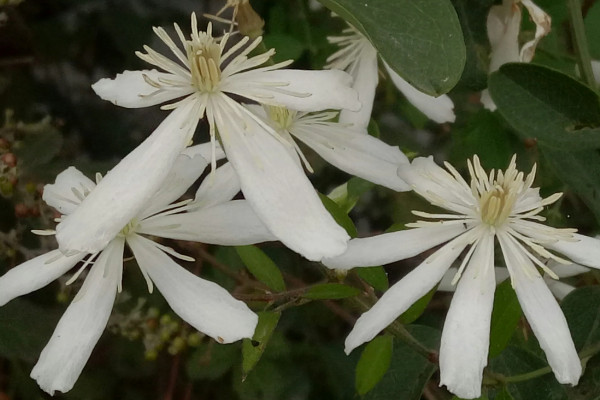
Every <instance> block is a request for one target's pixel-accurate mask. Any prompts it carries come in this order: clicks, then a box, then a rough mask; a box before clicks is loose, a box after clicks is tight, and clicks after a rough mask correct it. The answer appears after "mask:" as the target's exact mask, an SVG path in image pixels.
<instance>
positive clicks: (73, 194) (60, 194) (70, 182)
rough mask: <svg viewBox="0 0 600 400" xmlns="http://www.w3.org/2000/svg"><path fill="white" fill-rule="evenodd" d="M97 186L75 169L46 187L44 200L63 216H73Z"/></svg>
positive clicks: (69, 170) (71, 169) (63, 173)
mask: <svg viewBox="0 0 600 400" xmlns="http://www.w3.org/2000/svg"><path fill="white" fill-rule="evenodd" d="M95 186H96V184H95V183H94V182H93V181H92V180H91V179H89V178H88V177H86V176H85V175H83V174H82V173H81V171H79V170H78V169H77V168H75V167H69V168H67V169H66V170H64V171H63V172H61V173H60V174H58V175H57V176H56V181H55V182H54V183H53V184H49V185H45V186H44V194H43V195H42V199H44V201H45V202H46V204H48V205H49V206H51V207H54V208H55V209H57V210H58V212H60V213H61V214H63V215H68V214H71V213H72V212H73V211H75V209H76V208H77V207H78V206H79V204H80V203H81V201H82V200H83V199H84V198H85V197H86V196H87V195H88V194H89V193H90V192H91V191H92V190H93V189H94V187H95Z"/></svg>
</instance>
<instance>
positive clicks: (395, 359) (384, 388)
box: [363, 325, 440, 400]
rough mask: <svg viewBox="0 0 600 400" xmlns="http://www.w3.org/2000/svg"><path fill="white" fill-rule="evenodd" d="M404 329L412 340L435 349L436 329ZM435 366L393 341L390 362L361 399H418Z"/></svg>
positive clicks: (407, 347) (436, 344) (416, 326)
mask: <svg viewBox="0 0 600 400" xmlns="http://www.w3.org/2000/svg"><path fill="white" fill-rule="evenodd" d="M406 329H407V330H408V331H409V333H410V334H411V335H413V337H415V338H416V339H417V340H418V341H420V342H421V343H423V344H424V345H425V346H427V347H429V348H431V349H437V348H438V346H439V341H440V332H439V331H438V330H436V329H433V328H430V327H427V326H419V325H410V326H407V327H406ZM436 369H437V367H436V366H435V365H434V364H432V363H430V362H429V361H428V360H427V359H426V358H425V357H423V356H422V355H421V354H419V353H417V352H416V351H415V350H414V349H413V348H412V347H410V346H409V345H407V344H405V343H404V342H401V341H400V340H395V341H394V351H393V353H392V361H391V363H390V367H389V368H388V370H387V372H386V373H385V375H384V376H383V378H382V379H381V381H380V382H379V383H378V384H377V385H376V386H375V387H374V388H373V389H372V390H371V391H370V392H368V393H367V394H366V395H365V396H364V397H363V399H364V400H398V399H402V400H419V399H421V395H422V393H423V388H424V387H425V385H426V384H427V382H428V381H429V379H430V378H431V375H432V374H433V373H434V372H435V370H436Z"/></svg>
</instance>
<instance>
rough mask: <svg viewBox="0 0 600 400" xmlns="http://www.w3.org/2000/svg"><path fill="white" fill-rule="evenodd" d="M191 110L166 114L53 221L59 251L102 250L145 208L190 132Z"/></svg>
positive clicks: (190, 107)
mask: <svg viewBox="0 0 600 400" xmlns="http://www.w3.org/2000/svg"><path fill="white" fill-rule="evenodd" d="M194 109H195V104H193V103H187V104H186V105H184V106H181V107H179V108H177V109H176V110H174V111H173V112H171V114H170V115H169V116H168V117H167V118H166V119H165V120H164V121H163V122H162V123H161V124H160V125H159V126H158V128H156V130H155V131H154V132H153V133H152V135H150V137H148V139H146V140H145V141H144V142H143V143H142V144H140V145H139V146H138V147H137V148H136V149H135V150H133V151H132V152H131V153H129V155H127V157H125V158H124V159H123V160H121V162H120V163H119V164H117V165H116V166H115V167H114V168H113V169H112V170H111V171H110V172H109V173H108V174H107V175H106V176H105V177H104V179H102V181H100V183H99V184H98V186H96V188H95V189H94V190H93V191H92V192H91V193H90V194H89V195H88V196H87V197H86V198H85V200H84V201H83V202H82V203H81V205H80V206H79V207H78V208H77V209H76V210H75V211H74V212H73V213H72V214H70V215H68V216H66V217H65V218H64V219H63V220H62V222H61V223H59V224H58V225H57V227H56V239H57V241H58V243H59V247H60V250H61V251H72V250H76V251H85V252H88V253H96V252H98V251H100V250H102V249H103V248H104V246H106V245H107V244H108V242H109V241H110V240H112V239H113V238H114V237H115V235H116V234H117V233H118V232H119V231H120V230H121V229H123V227H124V226H125V225H126V224H127V223H128V222H129V221H130V220H131V219H132V218H134V217H135V216H136V215H137V214H138V213H139V211H140V210H141V209H142V208H143V207H144V206H146V204H147V203H148V201H149V200H150V199H151V198H152V196H153V195H154V194H155V193H156V192H157V190H158V189H159V188H160V187H161V185H162V184H163V182H164V180H165V178H166V177H167V175H168V173H169V171H170V169H171V166H172V165H173V162H174V161H175V159H176V158H177V156H178V155H179V153H181V151H182V150H183V149H184V148H185V147H186V145H187V144H188V143H189V141H190V139H191V137H192V135H193V134H194V130H195V128H196V124H197V123H198V120H197V119H195V113H194Z"/></svg>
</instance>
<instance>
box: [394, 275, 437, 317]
mask: <svg viewBox="0 0 600 400" xmlns="http://www.w3.org/2000/svg"><path fill="white" fill-rule="evenodd" d="M436 291H437V285H436V286H435V287H434V288H433V289H431V290H430V291H429V292H427V293H426V294H425V296H423V297H421V298H420V299H419V300H417V301H415V302H414V303H413V305H412V306H410V307H409V308H408V310H406V311H404V312H403V313H402V315H400V317H398V318H399V319H400V322H402V323H403V324H411V323H413V322H414V321H416V319H417V318H419V317H420V316H421V314H423V311H425V309H426V308H427V304H429V302H430V301H431V298H432V297H433V295H434V294H435V292H436Z"/></svg>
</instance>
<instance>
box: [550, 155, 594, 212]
mask: <svg viewBox="0 0 600 400" xmlns="http://www.w3.org/2000/svg"><path fill="white" fill-rule="evenodd" d="M543 154H544V158H545V159H546V160H547V161H548V164H549V165H550V167H551V168H552V170H553V171H554V173H555V174H556V175H557V176H558V177H559V178H560V180H562V181H563V182H564V183H565V184H567V185H569V186H570V187H572V188H573V190H574V191H575V193H577V194H578V195H579V196H580V197H581V199H582V200H583V201H584V202H585V203H586V204H587V206H588V207H589V208H590V209H591V210H592V211H593V213H594V215H595V216H596V219H597V220H599V221H600V153H598V151H596V150H589V151H577V152H566V151H558V150H553V149H549V148H543Z"/></svg>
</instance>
